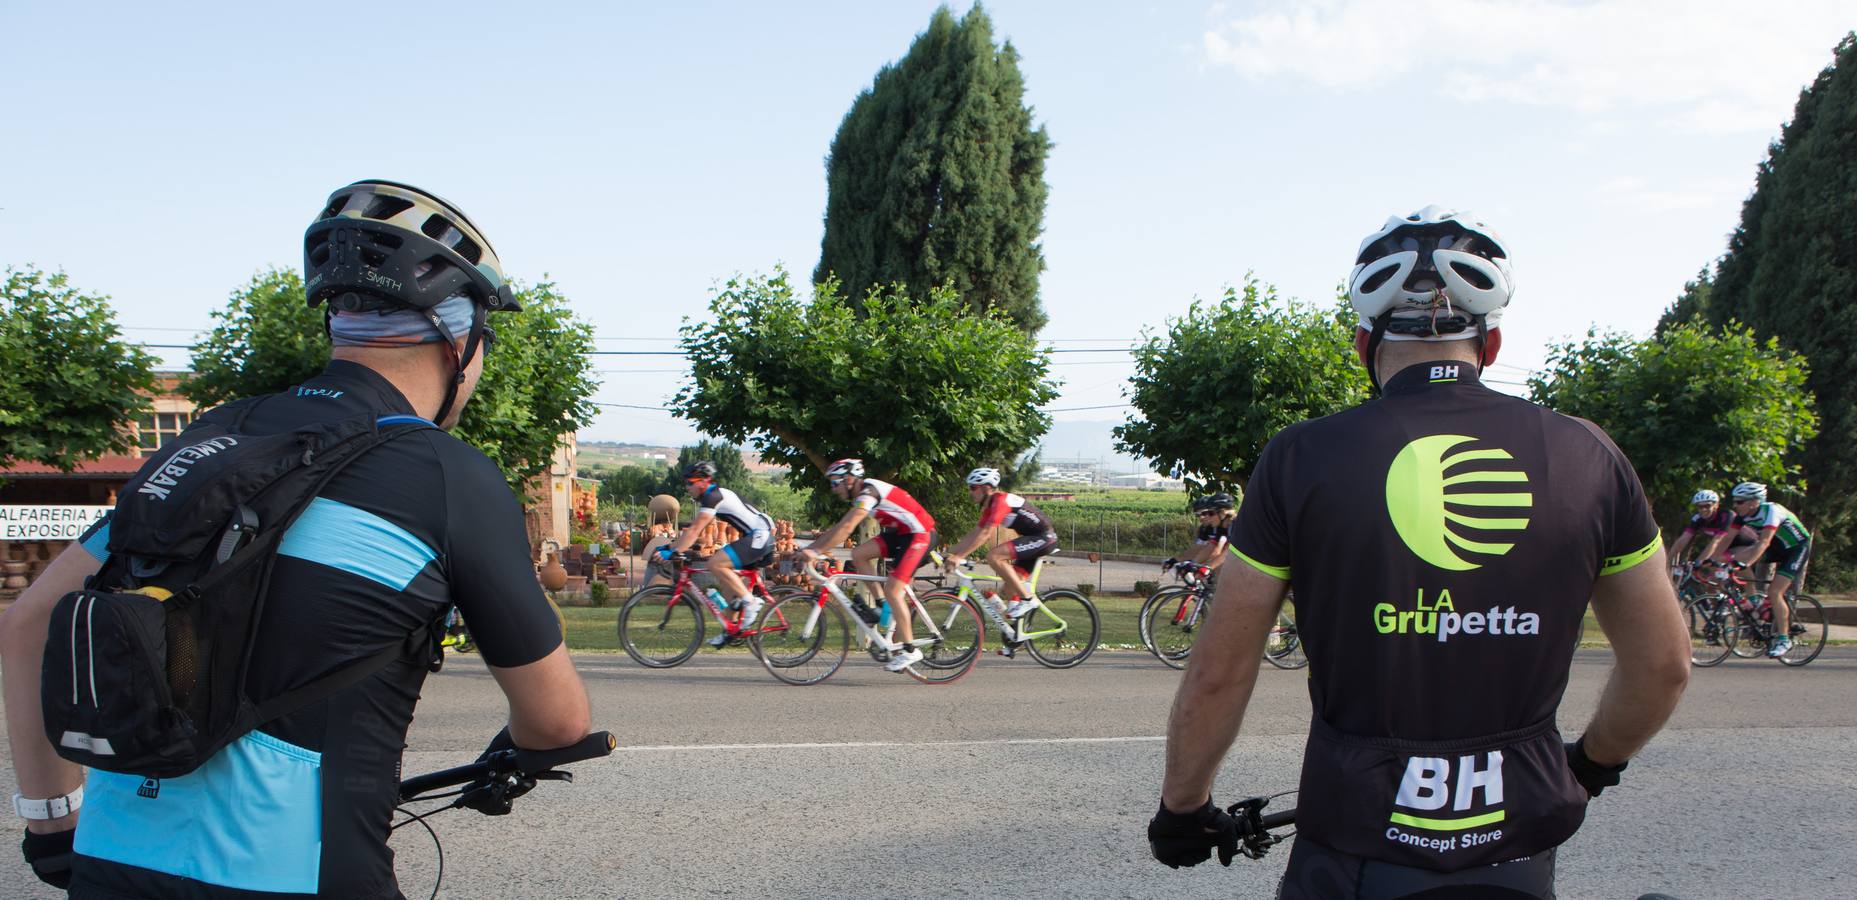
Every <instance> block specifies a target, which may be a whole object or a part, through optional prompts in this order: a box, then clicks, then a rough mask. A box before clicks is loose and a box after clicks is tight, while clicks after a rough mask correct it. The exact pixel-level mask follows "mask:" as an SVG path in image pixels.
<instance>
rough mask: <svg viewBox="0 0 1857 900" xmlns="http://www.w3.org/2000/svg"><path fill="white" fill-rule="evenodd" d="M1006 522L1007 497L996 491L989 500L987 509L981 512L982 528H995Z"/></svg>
mask: <svg viewBox="0 0 1857 900" xmlns="http://www.w3.org/2000/svg"><path fill="white" fill-rule="evenodd" d="M1004 521H1006V495H1005V494H1003V493H1000V492H999V491H994V492H993V496H991V497H988V498H987V505H986V507H985V508H984V509H982V510H981V511H980V527H981V528H995V527H998V526H999V524H1000V523H1001V522H1004Z"/></svg>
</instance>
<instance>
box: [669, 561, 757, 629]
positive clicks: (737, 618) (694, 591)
mask: <svg viewBox="0 0 1857 900" xmlns="http://www.w3.org/2000/svg"><path fill="white" fill-rule="evenodd" d="M705 571H708V570H707V569H703V568H698V567H696V566H689V565H684V566H679V567H678V568H677V581H676V583H674V584H673V585H672V586H671V602H669V603H666V604H664V618H665V621H669V620H670V617H671V611H672V610H674V609H676V608H677V604H678V602H680V601H681V602H685V603H694V604H696V608H697V609H701V610H704V611H706V612H708V613H709V615H710V617H711V618H713V619H715V620H716V623H717V624H719V625H721V626H722V630H723V633H724V634H727V635H728V636H729V637H730V638H745V637H748V636H749V635H752V634H756V633H759V632H762V631H785V630H786V628H787V622H786V617H785V616H784V615H782V616H780V621H778V622H768V621H765V620H764V621H763V622H762V623H761V626H760V627H758V628H743V627H742V624H741V611H740V610H729V611H727V612H724V611H723V610H720V609H717V608H716V607H715V605H714V604H712V603H711V602H710V600H709V597H708V595H707V594H705V593H704V592H703V591H702V590H701V589H699V588H698V587H697V586H696V580H695V579H694V578H692V577H691V573H693V572H705ZM735 574H737V575H739V576H741V579H742V584H743V585H746V586H747V588H748V591H749V593H751V594H754V595H755V596H757V597H760V598H761V602H763V603H766V604H768V605H769V607H770V608H771V607H772V604H773V602H774V597H773V595H772V594H771V593H769V592H768V590H767V584H766V583H765V582H763V581H762V580H761V570H760V569H759V568H753V569H746V570H742V569H738V570H736V572H735ZM731 613H732V614H731Z"/></svg>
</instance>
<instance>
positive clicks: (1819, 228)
mask: <svg viewBox="0 0 1857 900" xmlns="http://www.w3.org/2000/svg"><path fill="white" fill-rule="evenodd" d="M1701 306H1702V308H1703V310H1704V315H1705V316H1706V317H1707V319H1708V321H1709V322H1710V323H1711V324H1714V325H1718V326H1719V325H1721V324H1724V323H1726V322H1728V321H1729V320H1733V319H1738V320H1740V321H1742V322H1745V323H1747V324H1748V325H1751V326H1753V328H1754V330H1755V332H1756V333H1757V334H1759V335H1760V336H1762V337H1768V336H1773V337H1777V338H1779V340H1780V342H1781V343H1782V344H1785V345H1787V346H1790V347H1792V348H1794V349H1796V350H1798V351H1799V352H1800V353H1801V354H1803V355H1804V356H1805V357H1806V359H1807V361H1808V362H1809V363H1810V365H1811V378H1810V380H1809V382H1808V386H1809V387H1810V388H1811V390H1812V392H1813V393H1814V394H1816V395H1817V397H1818V409H1819V414H1820V416H1821V422H1820V429H1819V433H1818V438H1817V439H1816V440H1814V441H1812V442H1811V443H1810V444H1808V445H1807V447H1806V451H1805V456H1804V460H1803V461H1804V469H1805V475H1806V479H1807V487H1808V491H1809V499H1808V500H1807V501H1803V502H1801V504H1800V509H1801V511H1802V512H1809V513H1810V515H1808V517H1807V518H1808V522H1809V524H1810V525H1811V526H1812V527H1815V528H1819V529H1830V530H1832V531H1833V534H1831V535H1828V537H1830V538H1831V539H1832V540H1831V544H1832V547H1831V548H1827V549H1836V548H1848V547H1849V546H1850V541H1849V539H1848V537H1847V536H1846V535H1845V534H1844V533H1845V532H1847V531H1848V526H1849V525H1850V524H1851V519H1852V518H1853V513H1857V455H1854V454H1852V453H1851V447H1853V446H1857V32H1853V33H1851V34H1849V35H1846V36H1845V38H1844V39H1843V40H1842V41H1840V42H1839V43H1838V46H1837V49H1836V50H1835V51H1834V57H1833V61H1832V63H1831V65H1829V66H1827V67H1826V68H1825V69H1824V71H1822V72H1820V73H1819V74H1818V77H1817V79H1815V80H1814V81H1813V82H1812V84H1811V85H1810V86H1809V87H1807V88H1806V89H1805V90H1804V91H1803V92H1802V93H1801V94H1800V95H1799V104H1798V106H1797V107H1796V108H1795V110H1794V112H1793V119H1792V121H1791V122H1789V123H1787V124H1786V125H1785V126H1784V127H1783V128H1782V129H1781V131H1780V138H1779V140H1777V141H1774V142H1773V144H1772V145H1771V146H1769V147H1768V152H1767V158H1766V160H1765V161H1764V162H1762V163H1761V164H1760V169H1759V172H1758V174H1757V176H1756V178H1755V182H1754V193H1753V194H1752V195H1751V196H1749V197H1748V199H1747V203H1746V204H1745V205H1744V206H1743V207H1742V210H1741V223H1740V226H1739V227H1738V228H1736V229H1735V232H1734V234H1733V236H1732V237H1730V239H1729V242H1728V253H1727V255H1725V256H1723V257H1722V259H1721V261H1720V263H1719V264H1718V265H1717V268H1716V275H1715V282H1714V284H1713V285H1712V286H1711V288H1710V289H1709V293H1708V300H1707V302H1706V303H1704V304H1702V305H1701Z"/></svg>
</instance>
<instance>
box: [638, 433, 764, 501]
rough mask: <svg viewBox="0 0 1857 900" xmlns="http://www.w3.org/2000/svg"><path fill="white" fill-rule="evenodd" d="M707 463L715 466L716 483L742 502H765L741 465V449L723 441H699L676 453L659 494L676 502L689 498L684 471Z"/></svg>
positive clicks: (761, 493) (668, 467)
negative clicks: (697, 463) (665, 495)
mask: <svg viewBox="0 0 1857 900" xmlns="http://www.w3.org/2000/svg"><path fill="white" fill-rule="evenodd" d="M702 460H709V461H710V462H713V463H715V464H716V483H717V484H720V485H722V486H723V487H726V488H728V489H729V490H732V491H734V492H735V493H737V494H740V495H741V498H742V499H743V500H746V501H748V502H749V503H752V504H755V505H756V506H759V505H760V501H761V500H763V499H765V498H764V496H763V492H762V490H761V487H760V485H758V484H756V483H754V479H753V478H752V476H751V474H750V473H749V471H748V466H747V465H746V464H744V463H743V462H742V448H740V447H738V446H736V445H734V444H730V443H727V442H725V441H698V442H697V443H695V444H692V445H690V446H687V447H683V448H680V449H679V450H678V451H677V462H676V463H675V464H673V465H669V466H666V467H665V470H664V482H663V484H662V486H661V487H660V490H661V491H663V492H664V493H667V494H670V495H671V496H673V497H676V498H677V499H679V500H683V499H685V498H686V497H687V495H688V494H689V492H688V491H686V490H684V486H683V471H684V469H686V468H688V467H689V466H690V465H691V464H692V463H696V462H700V461H702Z"/></svg>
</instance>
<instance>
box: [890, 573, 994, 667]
mask: <svg viewBox="0 0 1857 900" xmlns="http://www.w3.org/2000/svg"><path fill="white" fill-rule="evenodd" d="M916 602H918V603H920V604H922V608H921V609H920V610H918V611H917V614H916V619H915V622H914V627H915V634H916V641H917V643H916V647H917V649H919V650H921V651H922V661H921V662H920V663H917V664H915V665H913V666H910V667H909V668H908V669H905V670H904V671H906V672H908V673H909V677H911V678H914V679H915V680H917V681H920V682H923V683H924V684H949V683H951V682H955V681H958V680H960V678H961V676H963V675H966V674H967V673H968V671H969V670H971V669H972V668H973V667H974V663H975V662H977V661H979V659H980V648H981V645H982V644H983V643H984V641H985V637H986V629H985V626H983V625H981V624H980V610H977V609H975V608H974V607H973V604H971V603H968V602H967V601H965V600H962V599H961V598H960V597H959V596H958V595H956V594H954V593H953V592H950V591H935V592H933V593H930V594H929V595H928V596H926V597H918V598H916ZM924 618H926V619H928V620H929V621H927V622H924V621H922V620H923V619H924ZM931 636H932V637H934V638H935V640H934V641H933V642H930V641H929V640H928V638H930V637H931Z"/></svg>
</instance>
